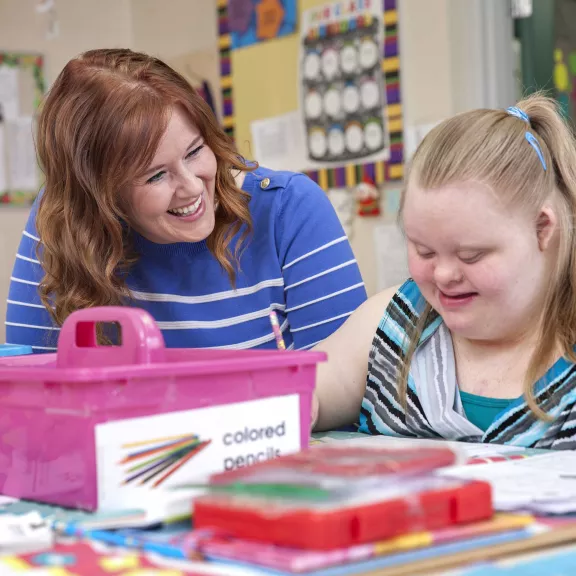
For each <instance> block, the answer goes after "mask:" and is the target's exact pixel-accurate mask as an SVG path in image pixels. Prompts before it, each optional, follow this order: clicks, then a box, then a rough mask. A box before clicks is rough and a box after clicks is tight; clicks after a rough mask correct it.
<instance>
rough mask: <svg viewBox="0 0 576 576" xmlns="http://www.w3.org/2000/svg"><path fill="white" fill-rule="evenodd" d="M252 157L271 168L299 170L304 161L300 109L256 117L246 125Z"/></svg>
mask: <svg viewBox="0 0 576 576" xmlns="http://www.w3.org/2000/svg"><path fill="white" fill-rule="evenodd" d="M250 130H251V132H252V150H253V153H254V158H255V160H257V161H258V162H259V163H260V164H262V165H263V166H266V168H270V169H272V170H292V171H294V172H299V171H300V170H302V166H303V165H304V162H305V161H306V156H305V155H304V147H305V141H304V132H303V130H302V124H301V122H300V112H299V111H297V110H296V111H295V112H288V113H287V114H282V115H281V116H274V117H272V118H264V119H262V120H256V121H254V122H252V123H251V124H250Z"/></svg>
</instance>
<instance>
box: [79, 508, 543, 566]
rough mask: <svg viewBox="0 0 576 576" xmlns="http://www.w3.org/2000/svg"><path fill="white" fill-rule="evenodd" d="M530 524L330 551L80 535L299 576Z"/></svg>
mask: <svg viewBox="0 0 576 576" xmlns="http://www.w3.org/2000/svg"><path fill="white" fill-rule="evenodd" d="M533 522H534V519H533V518H532V517H531V516H528V515H499V516H496V517H495V518H494V519H493V520H490V521H487V522H479V523H476V524H471V525H466V526H462V527H460V528H448V529H443V530H437V531H434V532H423V533H418V534H412V535H409V536H403V537H400V538H394V539H391V540H389V541H386V542H380V543H374V544H368V545H360V546H353V547H350V548H346V549H341V550H334V551H331V552H320V551H306V550H296V549H292V548H283V547H279V546H271V545H268V544H262V543H258V542H249V541H244V540H238V539H233V538H228V537H226V536H225V535H223V534H218V533H217V532H216V531H214V530H194V531H191V530H190V525H189V524H188V523H179V524H175V525H168V526H162V527H160V528H158V529H149V530H133V529H124V530H117V531H108V530H106V531H104V530H99V531H91V532H86V533H85V536H86V537H89V538H90V539H94V540H98V541H101V542H104V543H106V544H110V545H116V546H124V547H129V548H135V549H139V550H144V551H147V552H154V553H157V554H161V555H163V556H165V557H169V558H181V559H185V558H197V557H199V556H207V557H210V558H213V559H215V560H229V561H237V562H246V563H250V564H252V565H256V566H259V567H265V568H270V569H274V570H280V571H285V572H292V573H302V572H308V571H313V570H320V569H324V568H328V567H332V566H337V565H340V564H348V563H351V562H359V561H361V560H368V559H371V558H376V557H379V556H388V555H393V554H395V553H398V552H402V551H407V550H415V549H418V548H427V547H430V546H436V545H438V544H441V543H449V542H457V541H460V540H464V539H469V538H475V537H480V536H485V535H488V534H497V533H504V532H511V531H515V530H518V529H521V528H523V527H526V526H529V525H530V524H532V523H533Z"/></svg>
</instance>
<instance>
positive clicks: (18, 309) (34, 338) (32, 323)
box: [6, 204, 58, 352]
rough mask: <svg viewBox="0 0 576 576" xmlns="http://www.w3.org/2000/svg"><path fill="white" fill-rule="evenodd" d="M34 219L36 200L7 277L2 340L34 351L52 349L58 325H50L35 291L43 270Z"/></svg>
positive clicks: (51, 323)
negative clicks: (3, 335) (8, 282)
mask: <svg viewBox="0 0 576 576" xmlns="http://www.w3.org/2000/svg"><path fill="white" fill-rule="evenodd" d="M35 219H36V204H35V205H34V206H33V208H32V210H31V211H30V216H29V217H28V222H27V223H26V229H25V230H24V232H23V233H22V238H21V240H20V246H19V247H18V253H17V254H16V259H15V262H14V268H13V270H12V276H11V278H10V290H9V293H8V303H7V310H6V342H7V343H8V344H26V345H29V346H32V347H33V350H34V352H50V351H52V350H55V347H56V342H57V340H58V328H56V327H55V326H54V324H53V322H52V319H51V317H50V314H49V313H48V311H47V310H46V308H45V307H44V306H43V305H42V302H41V301H40V296H39V295H38V285H39V283H40V281H41V280H42V277H43V275H44V272H43V270H42V266H41V265H40V263H39V262H38V257H37V255H36V246H37V245H38V236H37V233H36V226H35V223H34V222H35Z"/></svg>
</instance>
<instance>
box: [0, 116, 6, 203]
mask: <svg viewBox="0 0 576 576" xmlns="http://www.w3.org/2000/svg"><path fill="white" fill-rule="evenodd" d="M5 134H6V130H5V129H4V122H2V121H0V194H4V192H6V191H7V190H8V177H7V174H6V144H5V140H4V138H5Z"/></svg>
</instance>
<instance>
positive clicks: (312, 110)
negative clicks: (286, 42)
mask: <svg viewBox="0 0 576 576" xmlns="http://www.w3.org/2000/svg"><path fill="white" fill-rule="evenodd" d="M383 34H384V31H383V18H382V0H341V1H339V2H334V3H331V4H326V5H324V6H320V7H318V8H313V9H310V10H306V11H305V12H304V13H303V14H302V22H301V43H300V88H301V107H302V119H303V122H304V124H305V133H306V149H307V161H308V164H309V166H310V167H320V166H325V165H330V164H331V163H349V162H354V161H358V160H362V162H368V161H370V162H374V161H377V160H387V159H388V158H389V136H388V128H387V125H386V120H385V114H384V109H385V107H386V91H385V89H384V78H383V74H382V44H383Z"/></svg>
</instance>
